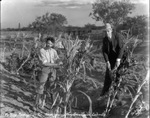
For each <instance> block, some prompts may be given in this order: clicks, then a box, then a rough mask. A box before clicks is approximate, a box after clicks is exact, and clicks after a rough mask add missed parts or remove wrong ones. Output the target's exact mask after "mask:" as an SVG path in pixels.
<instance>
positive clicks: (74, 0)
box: [1, 0, 149, 28]
mask: <svg viewBox="0 0 150 118" xmlns="http://www.w3.org/2000/svg"><path fill="white" fill-rule="evenodd" d="M94 1H95V0H2V1H1V23H2V24H1V27H2V28H8V27H10V28H16V27H18V23H20V24H21V27H24V26H27V25H28V24H29V23H31V22H33V21H34V20H35V18H36V17H37V16H41V15H43V14H45V13H46V12H50V13H60V14H62V15H64V16H66V18H67V20H68V25H73V26H84V25H85V24H87V23H92V24H96V25H102V23H101V22H95V21H94V20H93V19H92V18H91V17H89V13H90V12H91V11H92V3H93V2H94ZM131 1H132V2H134V3H135V4H136V9H135V10H134V11H133V15H143V14H145V15H147V14H148V11H149V10H148V8H149V0H131Z"/></svg>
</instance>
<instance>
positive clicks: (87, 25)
mask: <svg viewBox="0 0 150 118" xmlns="http://www.w3.org/2000/svg"><path fill="white" fill-rule="evenodd" d="M84 27H85V28H88V29H92V28H95V27H96V25H95V24H90V23H88V24H85V25H84Z"/></svg>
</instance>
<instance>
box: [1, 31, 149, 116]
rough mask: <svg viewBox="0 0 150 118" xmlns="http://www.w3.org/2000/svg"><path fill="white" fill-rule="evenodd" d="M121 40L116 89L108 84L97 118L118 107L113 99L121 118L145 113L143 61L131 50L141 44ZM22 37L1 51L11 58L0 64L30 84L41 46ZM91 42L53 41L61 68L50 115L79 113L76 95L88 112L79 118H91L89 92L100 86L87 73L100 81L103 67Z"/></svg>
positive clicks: (127, 38)
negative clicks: (26, 77)
mask: <svg viewBox="0 0 150 118" xmlns="http://www.w3.org/2000/svg"><path fill="white" fill-rule="evenodd" d="M123 36H124V46H125V49H126V50H125V52H124V56H123V60H122V64H121V66H120V69H119V71H118V72H117V74H118V75H119V82H118V83H119V85H115V84H112V86H111V88H110V92H109V93H108V95H107V96H106V98H104V99H105V102H106V105H105V110H104V111H103V112H102V113H101V114H100V115H99V117H109V115H111V111H113V109H115V108H117V107H118V106H117V105H116V104H117V102H118V101H117V100H116V99H115V96H116V95H118V96H119V97H124V99H123V101H124V103H123V106H122V107H123V108H124V110H123V112H122V114H123V116H124V118H128V117H129V116H130V117H139V116H141V115H142V114H145V113H148V111H149V108H148V107H147V106H146V103H145V101H144V97H145V93H146V92H147V91H148V77H147V76H148V74H147V72H148V69H147V67H146V64H147V63H146V61H147V58H144V59H143V58H142V59H141V57H139V56H138V55H135V54H134V49H135V48H136V47H137V46H139V44H140V43H141V41H140V40H139V39H137V37H133V36H132V35H129V33H123ZM25 37H26V35H23V36H22V37H19V36H17V37H16V38H15V41H14V43H13V46H12V47H11V49H4V50H3V51H4V53H6V52H5V51H6V50H7V51H8V50H9V51H10V50H11V54H10V56H8V57H5V60H6V61H5V62H1V64H2V65H3V67H4V68H5V69H6V70H7V71H8V72H10V73H11V74H15V75H17V76H21V75H22V74H28V75H30V78H31V79H32V81H36V79H35V78H36V76H37V73H38V71H40V69H41V66H40V64H39V63H40V62H39V59H38V50H39V49H40V48H41V47H42V46H43V43H42V42H40V40H39V39H40V36H39V37H37V38H35V40H34V41H32V42H31V43H30V44H28V43H27V42H26V40H25ZM18 41H20V42H21V43H20V44H19V46H17V43H18ZM91 42H92V39H90V38H87V39H86V40H84V41H82V40H80V39H79V38H78V37H76V39H75V40H72V38H71V37H70V36H66V37H65V38H61V35H60V36H58V37H57V38H56V46H55V47H54V48H55V49H56V50H57V51H58V54H59V56H60V58H61V61H62V62H63V66H62V67H61V68H59V70H58V71H59V72H58V74H57V77H58V79H57V82H55V84H56V85H55V87H54V88H53V90H52V93H53V94H54V95H55V96H54V101H53V103H52V105H51V107H50V110H51V111H53V114H63V115H64V117H65V118H66V117H68V114H74V113H76V111H75V109H80V108H79V106H78V105H79V104H80V103H79V100H78V96H79V95H80V96H82V97H85V98H86V100H87V101H88V110H85V112H84V114H85V115H84V117H83V118H87V117H91V118H92V117H94V116H93V114H94V113H95V111H94V110H93V107H94V105H93V104H94V103H93V102H94V101H93V99H92V98H91V96H90V92H89V91H99V89H100V88H102V86H103V85H102V82H100V81H97V80H96V79H93V78H92V77H90V76H89V73H92V71H97V72H100V73H101V77H104V73H105V63H104V60H103V59H102V56H101V55H102V54H101V51H99V53H97V50H101V49H97V48H95V47H94V45H93V44H92V43H91ZM59 44H61V46H60V45H59ZM18 50H19V51H18ZM113 76H114V79H115V76H116V73H115V74H114V73H113ZM102 79H103V78H102ZM33 83H34V82H33ZM114 86H118V87H117V89H114ZM87 87H88V88H87ZM90 89H91V90H90ZM99 94H100V92H99ZM113 95H114V96H113ZM125 98H127V99H128V100H127V99H125ZM102 99H103V98H102ZM95 114H96V113H95Z"/></svg>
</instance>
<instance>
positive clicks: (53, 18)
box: [29, 13, 67, 35]
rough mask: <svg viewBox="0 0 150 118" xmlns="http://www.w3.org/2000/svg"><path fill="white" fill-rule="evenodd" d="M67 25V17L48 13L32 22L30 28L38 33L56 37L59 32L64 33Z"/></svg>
mask: <svg viewBox="0 0 150 118" xmlns="http://www.w3.org/2000/svg"><path fill="white" fill-rule="evenodd" d="M65 24H67V19H66V17H65V16H63V15H61V14H57V13H51V14H50V13H46V14H44V15H42V16H39V17H37V18H36V19H35V21H34V22H32V23H31V24H30V25H29V27H30V28H32V29H33V31H36V32H38V33H41V35H43V34H48V35H50V34H51V35H56V34H57V33H58V32H59V31H63V28H64V25H65Z"/></svg>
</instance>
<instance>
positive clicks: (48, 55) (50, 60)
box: [36, 37, 62, 107]
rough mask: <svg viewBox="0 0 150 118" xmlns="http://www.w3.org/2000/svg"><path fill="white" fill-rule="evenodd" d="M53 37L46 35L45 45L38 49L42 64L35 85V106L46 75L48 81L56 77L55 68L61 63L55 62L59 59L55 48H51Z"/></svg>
mask: <svg viewBox="0 0 150 118" xmlns="http://www.w3.org/2000/svg"><path fill="white" fill-rule="evenodd" d="M54 43H55V39H54V38H53V37H48V38H47V39H46V46H45V47H44V48H41V49H40V53H39V59H40V61H41V63H42V64H41V65H42V71H41V73H40V74H39V76H38V79H39V85H38V86H37V90H36V92H37V96H36V107H37V106H38V105H40V103H41V101H42V100H41V96H42V95H43V92H44V86H45V83H46V81H47V80H48V77H49V75H50V82H53V81H54V80H55V79H56V69H55V68H58V66H59V65H60V64H62V63H59V64H57V61H58V59H59V57H58V54H57V52H56V50H55V49H54V48H53V46H54Z"/></svg>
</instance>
